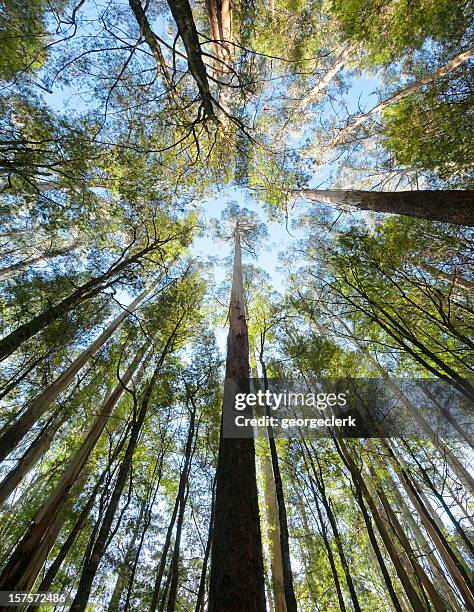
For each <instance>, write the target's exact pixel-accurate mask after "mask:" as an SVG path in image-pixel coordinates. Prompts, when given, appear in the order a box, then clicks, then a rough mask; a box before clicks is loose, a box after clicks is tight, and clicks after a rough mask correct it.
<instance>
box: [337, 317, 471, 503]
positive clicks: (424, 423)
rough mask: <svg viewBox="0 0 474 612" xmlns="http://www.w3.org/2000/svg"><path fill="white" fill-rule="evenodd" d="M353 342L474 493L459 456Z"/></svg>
mask: <svg viewBox="0 0 474 612" xmlns="http://www.w3.org/2000/svg"><path fill="white" fill-rule="evenodd" d="M336 318H337V320H338V321H339V323H340V325H342V327H343V328H344V329H345V330H346V332H347V333H348V334H350V335H351V336H352V334H351V330H350V328H349V327H348V326H347V325H346V323H345V322H344V321H343V320H342V319H341V318H340V317H338V316H337V317H336ZM352 342H353V343H354V344H355V345H356V346H357V347H358V348H359V350H360V351H361V352H362V353H363V355H364V356H365V357H366V359H367V360H368V361H369V362H370V364H371V365H372V366H373V367H374V368H375V369H376V370H377V371H378V372H380V374H381V376H382V377H383V378H384V380H385V381H386V382H387V385H388V386H389V387H390V389H392V391H393V393H394V394H395V396H396V397H398V398H399V399H400V401H401V403H402V404H403V406H404V407H405V408H406V409H407V411H408V412H409V414H410V415H411V416H412V417H413V419H414V420H415V421H416V423H417V424H418V425H419V427H420V429H421V431H422V432H423V433H425V434H426V435H427V436H428V438H429V439H430V440H431V442H432V444H433V445H434V446H435V447H436V448H437V449H438V450H439V452H440V453H441V455H442V456H443V457H444V458H445V459H446V461H447V463H448V465H449V466H450V468H451V469H452V470H453V472H454V474H456V476H457V477H458V478H459V480H460V481H461V482H462V483H463V485H464V486H465V487H466V489H467V490H468V491H469V492H470V493H471V494H474V479H473V478H472V476H471V475H470V474H469V472H468V470H467V469H466V468H465V467H464V466H463V465H462V463H461V462H460V461H459V459H458V458H457V457H455V456H454V454H453V453H452V452H451V449H450V448H448V447H447V446H446V444H445V443H444V442H443V441H442V440H441V439H440V438H439V436H437V435H436V433H435V432H434V431H433V430H432V428H431V426H430V424H429V423H428V421H427V420H426V419H425V418H424V417H423V416H422V415H421V414H420V411H419V410H418V408H417V407H416V406H415V405H414V404H413V403H412V402H411V401H410V400H409V399H408V397H407V396H406V395H405V394H404V393H403V391H402V389H401V388H400V386H399V385H398V383H396V382H395V381H394V380H393V378H391V377H390V376H389V375H388V374H387V372H386V370H385V368H383V367H382V366H381V365H380V364H379V362H378V361H377V360H376V359H375V358H374V357H373V356H372V354H371V353H370V351H368V350H367V348H366V347H365V346H364V345H363V344H362V343H361V342H359V340H357V339H355V338H352Z"/></svg>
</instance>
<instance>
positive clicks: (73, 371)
mask: <svg viewBox="0 0 474 612" xmlns="http://www.w3.org/2000/svg"><path fill="white" fill-rule="evenodd" d="M157 282H158V281H157ZM155 287H156V283H153V285H152V286H151V287H149V288H148V289H146V290H145V291H143V292H142V293H141V294H140V295H139V296H138V297H137V298H135V299H134V300H133V302H132V303H131V304H130V305H129V306H127V307H126V308H125V309H124V310H123V312H121V313H120V314H119V315H118V316H117V317H116V318H115V319H114V320H113V321H112V323H110V325H108V327H107V328H106V329H105V330H104V331H103V332H102V333H101V334H100V336H99V337H98V338H96V339H95V340H94V341H93V342H92V344H90V345H89V346H88V347H87V348H86V349H85V350H84V351H83V352H82V353H81V354H80V355H79V356H78V357H76V359H75V360H74V361H73V362H72V363H71V365H70V366H69V367H68V368H66V370H64V372H62V373H61V374H60V375H59V376H58V377H57V378H56V380H55V381H54V382H53V383H51V385H50V386H49V387H48V388H47V389H46V390H45V391H43V393H41V395H39V396H38V397H37V398H35V399H34V400H33V401H32V402H31V404H30V405H29V406H28V407H27V409H26V410H25V411H24V413H23V414H22V415H20V417H19V418H18V419H17V420H16V421H14V422H13V423H11V424H10V425H8V426H7V427H5V428H4V429H3V430H2V431H1V432H0V461H2V460H3V459H4V458H5V457H6V456H7V455H8V454H9V453H10V452H11V451H12V450H13V449H14V448H15V446H16V445H17V444H18V443H19V442H20V441H21V440H22V439H23V437H24V436H25V434H26V433H27V432H28V431H29V430H30V429H31V427H32V426H33V425H34V424H35V423H36V421H37V420H38V419H39V418H41V416H42V415H43V414H44V413H45V412H46V410H47V409H48V408H49V406H50V405H51V403H52V402H54V401H55V400H56V399H57V398H58V397H59V396H60V394H61V393H62V392H63V391H64V390H65V389H66V388H67V387H68V386H69V385H70V384H71V382H72V381H73V380H74V378H75V376H76V375H77V374H78V372H79V371H80V370H81V369H82V368H83V367H84V365H85V364H86V363H87V362H88V360H89V359H90V358H91V357H92V356H93V355H95V353H97V351H98V350H99V349H101V348H102V347H103V346H104V344H105V343H106V342H107V340H108V339H109V338H110V337H111V336H112V334H113V333H114V332H115V331H116V330H117V329H118V328H119V326H120V325H121V323H122V322H123V321H124V319H126V318H127V317H128V316H129V315H130V314H131V313H133V312H134V311H135V310H136V309H137V308H138V306H139V305H140V303H141V302H142V301H143V300H144V299H145V298H146V296H147V295H149V294H150V292H151V291H152V290H153V289H154V288H155Z"/></svg>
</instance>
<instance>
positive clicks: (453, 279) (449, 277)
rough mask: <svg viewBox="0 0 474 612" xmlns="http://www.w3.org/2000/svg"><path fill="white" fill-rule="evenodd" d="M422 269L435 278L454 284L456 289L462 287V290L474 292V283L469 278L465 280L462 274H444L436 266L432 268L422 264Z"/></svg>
mask: <svg viewBox="0 0 474 612" xmlns="http://www.w3.org/2000/svg"><path fill="white" fill-rule="evenodd" d="M421 268H422V269H423V270H426V272H429V273H430V274H431V276H433V278H442V279H443V280H445V281H448V282H449V283H452V284H453V285H454V286H455V287H460V288H461V289H465V290H466V291H469V292H471V293H472V292H474V282H473V281H471V280H469V279H468V278H464V277H463V276H461V275H460V274H457V273H454V274H453V273H450V272H444V271H443V270H440V269H439V268H436V267H435V266H430V265H429V264H422V265H421Z"/></svg>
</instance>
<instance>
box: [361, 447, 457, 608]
mask: <svg viewBox="0 0 474 612" xmlns="http://www.w3.org/2000/svg"><path fill="white" fill-rule="evenodd" d="M369 442H370V448H372V449H373V452H374V453H377V452H380V450H382V449H377V447H376V446H375V444H374V443H373V441H372V440H370V441H369ZM379 465H380V467H381V468H382V467H385V466H384V465H382V463H381V462H380V464H379ZM383 481H384V482H385V483H386V485H387V488H388V489H389V491H390V493H391V495H392V496H393V498H394V500H395V503H396V505H397V506H398V509H399V510H400V512H401V514H402V516H403V519H404V521H405V522H406V524H407V525H408V527H409V529H410V531H411V532H412V534H413V536H414V539H415V542H416V545H417V547H418V549H419V551H420V552H421V553H422V554H423V555H424V556H425V558H426V559H427V561H428V563H429V565H430V568H431V570H432V573H433V575H434V577H435V580H436V585H437V588H438V591H439V592H440V593H443V595H444V596H445V597H446V599H447V600H448V601H449V602H450V604H451V606H452V607H453V609H454V610H456V611H457V612H460V608H459V604H458V601H457V599H456V596H455V594H454V592H453V589H452V587H451V584H450V583H449V581H448V580H446V576H445V573H444V570H443V568H442V567H441V565H440V564H439V562H438V559H437V558H436V556H435V555H434V554H433V547H432V545H431V544H430V543H429V542H428V541H427V540H426V537H425V535H424V533H423V532H422V531H421V529H420V527H419V525H418V523H417V522H416V520H415V517H414V515H413V513H412V510H411V508H409V507H408V504H407V502H406V501H405V498H404V497H403V495H402V494H401V493H400V490H399V488H398V485H397V483H396V482H395V481H394V479H393V478H392V475H391V474H390V472H389V471H388V470H386V472H385V474H384V477H383Z"/></svg>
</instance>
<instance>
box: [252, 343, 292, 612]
mask: <svg viewBox="0 0 474 612" xmlns="http://www.w3.org/2000/svg"><path fill="white" fill-rule="evenodd" d="M264 342H265V338H264V334H263V335H262V336H261V350H260V358H259V360H260V365H261V367H262V373H263V383H264V390H265V391H267V390H268V376H267V368H266V364H265V361H264V358H263V350H264ZM266 415H267V416H268V417H270V407H269V406H268V405H267V406H266ZM268 445H269V447H270V457H271V462H272V472H273V482H274V483H275V494H276V500H277V508H278V527H279V532H280V547H279V549H280V554H281V558H282V569H283V588H284V592H285V603H286V610H287V612H296V610H297V606H296V597H295V591H294V588H293V572H292V570H291V557H290V543H289V534H288V520H287V514H286V504H285V495H284V493H283V483H282V480H281V473H280V465H279V463H278V453H277V448H276V443H275V436H274V435H273V428H272V427H271V425H269V426H268Z"/></svg>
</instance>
